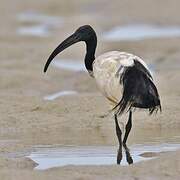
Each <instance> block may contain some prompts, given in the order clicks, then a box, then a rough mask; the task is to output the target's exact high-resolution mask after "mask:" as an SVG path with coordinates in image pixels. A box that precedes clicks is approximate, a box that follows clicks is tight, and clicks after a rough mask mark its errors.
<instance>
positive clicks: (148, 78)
mask: <svg viewBox="0 0 180 180" xmlns="http://www.w3.org/2000/svg"><path fill="white" fill-rule="evenodd" d="M80 41H83V42H85V44H86V55H85V59H84V63H85V67H86V69H87V71H88V73H89V75H90V76H91V77H93V78H94V79H95V81H96V84H97V86H98V88H99V90H100V91H101V93H102V94H103V95H104V96H105V97H106V98H107V99H108V101H109V103H110V105H111V107H112V109H111V110H112V112H113V116H114V119H115V127H116V128H115V129H116V135H117V138H118V141H119V151H118V155H117V164H120V162H121V159H122V150H121V147H122V146H123V147H124V148H125V151H126V155H127V158H128V159H129V161H128V162H129V164H131V163H133V160H132V158H131V156H130V154H129V151H128V148H127V146H126V141H127V139H128V135H129V133H130V131H131V127H132V114H133V113H134V111H135V109H139V108H140V109H146V110H148V111H149V114H150V115H151V114H153V113H154V112H157V111H158V110H160V111H161V103H160V97H159V94H158V91H157V88H156V86H155V84H154V82H153V77H152V75H151V72H150V70H149V69H148V67H147V65H146V63H145V62H144V61H143V60H142V59H141V58H140V57H138V56H136V55H133V54H130V53H126V52H120V51H110V52H106V53H104V54H102V55H100V56H98V57H95V52H96V46H97V36H96V32H95V31H94V29H93V28H92V27H91V26H90V25H84V26H81V27H79V28H78V29H77V30H76V31H75V32H74V33H73V34H72V35H70V36H69V37H68V38H66V39H65V40H64V41H63V42H62V43H60V44H59V45H58V47H57V48H56V49H55V50H54V51H53V52H52V53H51V55H50V56H49V58H48V60H47V62H46V64H45V67H44V72H46V71H47V69H48V66H49V64H50V63H51V61H52V60H53V59H54V57H55V56H56V55H58V54H59V53H60V52H62V51H63V50H65V49H66V48H68V47H69V46H71V45H73V44H75V43H77V42H80ZM123 113H129V117H128V119H127V120H125V121H123V120H122V122H121V123H119V122H118V118H119V117H120V115H122V114H123Z"/></svg>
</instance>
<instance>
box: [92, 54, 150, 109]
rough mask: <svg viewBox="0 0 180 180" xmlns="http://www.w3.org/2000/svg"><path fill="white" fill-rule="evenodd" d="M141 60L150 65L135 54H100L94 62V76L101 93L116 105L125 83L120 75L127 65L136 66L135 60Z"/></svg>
mask: <svg viewBox="0 0 180 180" xmlns="http://www.w3.org/2000/svg"><path fill="white" fill-rule="evenodd" d="M135 59H136V60H137V61H139V62H140V63H142V64H143V65H144V67H145V68H147V70H148V67H147V65H146V64H145V63H144V61H143V60H142V59H141V58H140V57H138V56H135V55H133V54H130V53H126V52H120V51H110V52H107V53H104V54H102V55H100V56H98V57H97V58H96V59H95V60H94V63H93V76H94V78H95V80H96V83H97V86H98V88H99V90H100V91H101V93H102V94H103V95H104V96H105V97H106V98H107V99H108V100H109V101H110V103H111V104H112V105H114V106H116V105H117V104H118V103H119V101H120V99H121V97H122V93H123V85H122V84H121V83H120V77H121V75H122V74H123V73H124V71H125V69H126V68H127V67H132V66H134V60H135Z"/></svg>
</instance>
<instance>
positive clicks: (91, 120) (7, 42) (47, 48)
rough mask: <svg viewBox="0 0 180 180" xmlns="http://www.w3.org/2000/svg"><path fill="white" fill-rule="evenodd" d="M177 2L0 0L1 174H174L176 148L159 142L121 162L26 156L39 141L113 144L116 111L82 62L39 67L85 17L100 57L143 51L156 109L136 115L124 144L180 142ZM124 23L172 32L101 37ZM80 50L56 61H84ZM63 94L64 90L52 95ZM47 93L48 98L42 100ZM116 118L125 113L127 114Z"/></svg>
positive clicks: (178, 169)
mask: <svg viewBox="0 0 180 180" xmlns="http://www.w3.org/2000/svg"><path fill="white" fill-rule="evenodd" d="M179 5H180V2H179V1H177V0H167V1H166V2H165V1H163V0H157V1H147V0H139V1H133V2H132V1H130V0H128V1H125V0H122V1H118V0H117V1H116V0H115V1H113V2H110V1H106V0H100V1H98V2H97V1H95V0H93V1H88V0H85V1H82V0H78V1H58V0H38V1H35V0H32V1H27V2H25V1H22V0H14V1H13V2H12V1H10V0H6V1H1V7H0V21H1V24H2V25H1V28H0V48H1V53H0V82H1V83H0V89H1V91H0V180H24V179H26V180H31V179H34V180H36V179H37V180H46V179H54V180H56V179H57V180H58V179H65V178H66V179H78V180H80V179H98V180H100V179H127V180H131V179H133V180H134V179H143V180H146V179H147V180H150V179H153V180H154V179H157V180H160V179H163V180H166V179H167V180H169V179H171V180H172V179H177V180H178V179H179V178H180V149H178V148H177V149H175V150H173V151H168V150H167V151H165V152H161V150H160V151H159V152H158V153H157V157H155V158H152V159H151V160H147V161H141V162H138V163H134V164H133V165H130V166H117V165H116V161H115V163H114V164H113V165H103V164H102V165H67V166H62V167H53V168H49V169H47V170H40V171H39V170H34V168H35V167H37V165H38V164H37V163H36V162H35V161H33V160H31V159H30V158H28V157H27V156H28V155H29V154H30V153H31V152H33V151H35V149H36V147H39V146H42V147H44V146H48V147H51V146H53V147H54V146H69V145H71V146H78V147H79V146H80V147H81V146H82V147H86V146H97V147H101V146H113V147H115V148H116V146H117V144H118V142H117V139H116V134H115V128H114V126H115V125H114V120H113V118H112V115H109V116H107V117H102V115H105V114H107V112H108V110H109V105H108V102H107V100H106V99H105V98H104V97H103V96H102V95H101V94H100V92H99V90H98V88H97V87H96V84H95V81H94V79H92V78H91V77H90V76H89V75H88V73H87V72H86V70H85V68H84V70H83V69H82V68H80V67H79V66H78V67H76V69H75V70H70V69H69V70H68V69H66V68H64V69H63V68H57V67H55V65H51V66H50V68H49V69H48V72H47V73H46V74H44V73H43V68H44V64H45V62H46V60H47V58H48V56H49V54H50V53H51V51H52V50H53V49H54V48H55V47H56V46H57V45H58V44H59V43H60V42H61V41H62V40H64V39H65V38H66V37H67V36H68V35H70V34H71V33H72V32H73V31H74V30H75V29H77V27H79V26H80V25H84V24H91V25H92V26H93V27H94V28H95V30H96V32H97V36H98V48H97V52H96V54H97V55H99V54H101V53H103V52H106V51H110V50H120V51H126V52H130V53H134V54H136V55H138V56H140V57H142V58H143V59H144V60H145V62H146V63H147V64H148V65H150V67H151V68H152V72H153V75H154V80H155V84H156V85H157V87H158V90H159V94H160V97H161V103H162V113H158V114H156V115H152V116H148V113H147V112H145V111H137V112H135V113H134V115H133V116H134V117H133V118H134V120H133V129H132V132H131V134H130V136H129V139H128V146H129V148H130V150H131V147H133V146H135V145H138V144H140V145H142V147H143V144H147V143H156V144H162V143H167V144H168V143H175V144H180V132H179V128H180V121H179V117H180V106H179V102H180V84H179V79H180V73H179V72H180V71H179V70H180V59H179V57H180V35H178V32H179V31H180V20H179V16H180V12H179ZM129 24H130V25H139V27H142V26H140V25H142V24H150V25H151V24H153V25H154V26H158V27H159V26H160V27H164V28H165V27H176V28H174V29H176V32H177V33H176V35H174V36H173V33H172V34H171V35H169V36H168V35H167V36H164V37H159V38H158V37H156V38H153V37H149V38H144V39H143V38H142V39H139V40H117V41H114V40H106V39H105V38H103V35H105V34H106V32H111V30H112V29H113V28H114V27H120V26H123V27H124V26H125V27H126V25H129ZM178 28H179V29H178ZM174 32H175V31H174ZM84 54H85V46H84V44H83V43H78V44H77V45H74V46H73V47H71V48H69V49H67V50H66V51H64V52H63V53H62V54H61V55H60V56H58V57H57V60H58V61H59V62H60V61H61V59H63V60H64V61H65V62H66V61H67V62H69V63H70V62H71V63H72V62H74V63H76V62H77V64H78V63H79V64H80V63H82V64H83V59H84ZM80 65H81V64H80ZM72 66H73V65H72ZM78 68H80V70H77V69H78ZM72 91H73V93H72ZM59 92H61V94H62V92H63V94H64V92H65V94H66V93H67V92H69V94H68V93H67V94H66V95H60V97H57V98H56V95H57V93H59ZM54 94H56V95H55V98H53V97H54ZM49 95H51V98H53V100H47V97H49ZM52 95H53V97H52ZM121 118H127V114H124V115H123V116H122V117H121Z"/></svg>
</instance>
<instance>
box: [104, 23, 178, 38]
mask: <svg viewBox="0 0 180 180" xmlns="http://www.w3.org/2000/svg"><path fill="white" fill-rule="evenodd" d="M176 36H180V27H179V26H158V25H154V24H130V25H125V26H117V27H114V28H112V29H111V30H110V31H108V32H105V33H104V34H103V35H102V39H104V40H106V41H121V40H124V41H132V40H143V39H151V38H166V37H176Z"/></svg>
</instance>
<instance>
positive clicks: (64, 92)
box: [44, 90, 77, 101]
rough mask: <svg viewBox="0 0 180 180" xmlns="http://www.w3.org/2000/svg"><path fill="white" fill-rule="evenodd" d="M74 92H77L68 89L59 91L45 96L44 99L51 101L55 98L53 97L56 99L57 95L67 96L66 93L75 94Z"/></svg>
mask: <svg viewBox="0 0 180 180" xmlns="http://www.w3.org/2000/svg"><path fill="white" fill-rule="evenodd" d="M75 94H77V92H76V91H69V90H67V91H60V92H57V93H54V94H51V95H47V96H45V97H44V100H49V101H52V100H55V99H57V98H58V97H61V96H68V95H75Z"/></svg>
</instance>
